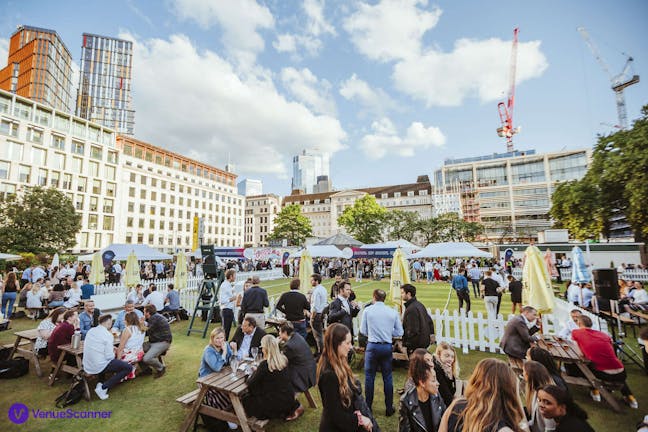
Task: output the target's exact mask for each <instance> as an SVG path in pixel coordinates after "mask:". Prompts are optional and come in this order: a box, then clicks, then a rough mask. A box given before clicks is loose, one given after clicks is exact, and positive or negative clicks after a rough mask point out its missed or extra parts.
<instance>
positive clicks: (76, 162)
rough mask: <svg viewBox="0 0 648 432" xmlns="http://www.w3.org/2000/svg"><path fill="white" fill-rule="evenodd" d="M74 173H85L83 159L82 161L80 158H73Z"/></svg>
mask: <svg viewBox="0 0 648 432" xmlns="http://www.w3.org/2000/svg"><path fill="white" fill-rule="evenodd" d="M72 171H73V172H75V173H82V172H83V159H81V158H80V157H73V158H72Z"/></svg>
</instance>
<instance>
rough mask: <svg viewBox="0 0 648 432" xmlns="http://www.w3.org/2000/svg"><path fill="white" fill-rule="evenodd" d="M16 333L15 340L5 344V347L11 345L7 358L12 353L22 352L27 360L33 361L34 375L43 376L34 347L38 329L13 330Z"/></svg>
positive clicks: (11, 355) (10, 356)
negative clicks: (11, 343)
mask: <svg viewBox="0 0 648 432" xmlns="http://www.w3.org/2000/svg"><path fill="white" fill-rule="evenodd" d="M14 334H15V335H16V341H15V342H14V344H13V345H5V346H6V347H11V351H10V352H9V358H13V356H14V354H16V353H18V354H22V355H23V356H25V358H27V359H28V360H31V361H32V362H33V363H34V369H35V370H36V375H37V376H38V377H41V376H43V372H42V371H41V365H40V361H39V360H38V353H37V352H36V349H35V348H34V347H35V345H36V339H37V338H38V329H31V330H23V331H17V332H14Z"/></svg>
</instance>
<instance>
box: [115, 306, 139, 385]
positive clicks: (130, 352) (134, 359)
mask: <svg viewBox="0 0 648 432" xmlns="http://www.w3.org/2000/svg"><path fill="white" fill-rule="evenodd" d="M124 322H125V323H126V327H124V331H122V334H121V339H120V340H119V348H117V358H118V359H121V360H124V361H125V362H128V363H130V364H131V365H133V370H132V371H131V373H129V374H128V375H127V376H126V378H124V379H127V380H129V379H133V378H135V365H137V363H138V362H140V361H141V360H142V358H144V348H143V345H144V336H145V332H144V331H142V325H141V323H140V320H139V317H138V316H137V314H136V313H135V312H128V313H127V314H126V315H125V316H124Z"/></svg>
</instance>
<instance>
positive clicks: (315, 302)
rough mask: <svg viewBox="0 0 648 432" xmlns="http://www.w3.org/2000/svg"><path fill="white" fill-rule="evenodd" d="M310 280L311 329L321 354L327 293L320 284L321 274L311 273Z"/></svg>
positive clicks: (318, 351)
mask: <svg viewBox="0 0 648 432" xmlns="http://www.w3.org/2000/svg"><path fill="white" fill-rule="evenodd" d="M310 282H311V286H312V287H313V292H312V293H311V297H310V305H311V330H312V331H313V336H314V338H315V344H316V345H317V353H318V354H321V353H322V350H323V349H324V317H323V315H322V312H324V308H325V307H326V306H327V305H328V301H327V298H328V293H327V292H326V288H324V285H322V276H321V275H318V274H314V275H312V276H311V280H310Z"/></svg>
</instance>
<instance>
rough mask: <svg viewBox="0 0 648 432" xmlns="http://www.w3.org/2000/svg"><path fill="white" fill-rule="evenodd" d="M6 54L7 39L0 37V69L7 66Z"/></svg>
mask: <svg viewBox="0 0 648 432" xmlns="http://www.w3.org/2000/svg"><path fill="white" fill-rule="evenodd" d="M8 56H9V39H7V38H0V69H2V68H4V67H5V66H7V57H8Z"/></svg>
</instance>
